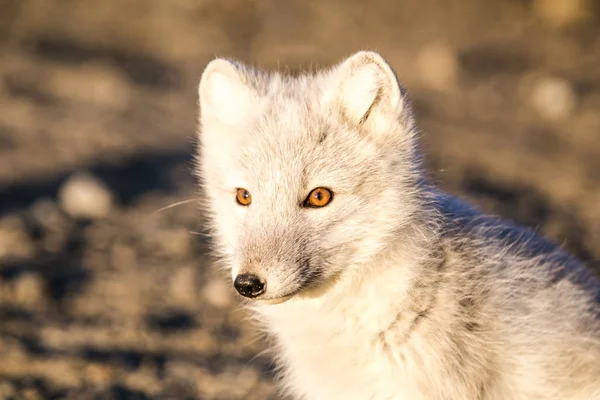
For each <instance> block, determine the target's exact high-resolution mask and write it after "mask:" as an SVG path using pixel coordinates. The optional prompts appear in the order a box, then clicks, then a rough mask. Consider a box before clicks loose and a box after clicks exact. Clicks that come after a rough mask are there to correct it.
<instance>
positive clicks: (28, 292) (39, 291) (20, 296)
mask: <svg viewBox="0 0 600 400" xmlns="http://www.w3.org/2000/svg"><path fill="white" fill-rule="evenodd" d="M14 296H15V301H17V302H18V303H20V304H23V305H26V306H33V305H35V304H38V303H39V302H40V301H41V300H42V298H43V296H44V281H43V280H42V278H41V277H40V276H39V275H38V274H34V273H26V274H23V275H21V276H19V278H18V279H17V280H16V281H15V283H14Z"/></svg>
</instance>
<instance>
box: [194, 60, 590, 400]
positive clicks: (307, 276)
mask: <svg viewBox="0 0 600 400" xmlns="http://www.w3.org/2000/svg"><path fill="white" fill-rule="evenodd" d="M199 96H200V97H199V98H200V123H199V143H200V146H199V153H198V175H199V177H200V180H201V184H202V188H203V193H204V196H205V206H206V210H207V214H208V215H209V217H210V221H211V225H210V228H211V232H212V236H213V239H214V247H215V251H216V253H217V254H218V255H219V256H220V258H221V259H222V261H223V262H224V264H225V265H227V266H228V268H230V270H231V277H232V280H233V279H234V278H235V276H236V275H237V274H240V273H254V274H256V275H258V276H260V277H261V278H262V279H263V280H264V281H265V282H266V292H265V294H264V295H263V296H261V297H259V298H258V299H257V300H255V301H253V302H252V303H250V305H251V309H252V312H253V313H254V317H255V320H256V321H257V322H258V323H259V324H260V325H261V327H262V328H264V330H265V332H266V333H267V334H268V335H269V336H270V338H271V339H272V343H273V351H274V355H275V357H276V361H277V362H278V366H279V372H280V374H279V377H280V382H281V388H282V392H284V393H286V394H288V395H290V396H291V397H292V398H297V399H327V400H330V399H360V400H363V399H377V400H378V399H409V400H413V399H456V400H464V399H490V400H504V399H556V400H559V399H560V400H563V399H594V398H599V399H600V323H599V317H598V316H599V314H600V308H599V307H598V301H599V300H600V288H599V286H598V283H597V282H596V281H594V279H593V277H592V276H591V274H590V273H589V272H588V271H587V270H586V269H585V268H584V267H583V266H582V265H581V263H580V262H579V261H577V260H575V259H573V258H571V257H570V256H568V255H566V254H564V253H563V252H562V251H561V250H560V249H559V248H557V247H556V246H554V245H553V244H551V243H549V242H547V241H545V240H543V239H541V238H539V237H537V236H535V235H534V234H532V233H531V232H530V231H527V230H524V229H522V228H519V227H516V226H513V225H511V224H509V223H507V222H503V221H500V220H498V219H495V218H492V217H488V216H484V215H482V214H480V213H479V212H478V211H476V210H475V209H473V208H471V207H470V206H469V205H467V204H464V203H462V202H461V201H459V200H457V199H455V198H453V197H450V196H448V195H446V194H444V193H442V192H440V191H438V190H437V189H435V188H433V187H432V186H431V185H430V184H429V183H428V182H427V180H426V179H425V176H424V174H423V173H422V170H421V167H420V160H419V152H418V144H417V133H418V132H417V129H416V128H415V124H414V120H413V117H412V113H411V107H410V102H409V100H408V98H407V96H406V95H405V93H404V90H403V89H402V88H401V87H400V85H399V84H398V81H397V79H396V76H395V74H394V73H393V71H392V70H391V68H390V67H389V65H388V64H387V63H386V62H385V60H384V59H383V58H381V56H380V55H378V54H377V53H372V52H359V53H357V54H355V55H353V56H351V57H349V58H348V59H346V60H344V61H343V62H341V63H340V64H338V65H336V66H334V67H331V68H329V69H327V70H322V71H318V72H315V73H310V74H309V73H307V74H303V75H300V76H295V77H292V76H286V75H283V74H280V73H277V72H264V71H258V70H255V69H251V68H250V67H248V66H244V65H242V64H240V63H237V62H234V61H228V60H223V59H217V60H215V61H213V62H211V63H210V64H209V65H208V67H207V68H206V70H205V72H204V74H203V77H202V80H201V83H200V86H199ZM317 187H326V188H329V189H331V191H332V192H333V194H334V197H333V200H332V201H331V203H330V204H328V205H327V206H325V207H321V208H306V207H303V206H302V202H303V201H304V199H306V197H307V196H308V194H309V193H310V192H311V190H313V189H314V188H317ZM237 188H244V189H247V190H248V191H249V192H250V193H251V195H252V203H251V204H250V205H249V206H247V207H243V206H240V205H239V204H237V203H236V189H237Z"/></svg>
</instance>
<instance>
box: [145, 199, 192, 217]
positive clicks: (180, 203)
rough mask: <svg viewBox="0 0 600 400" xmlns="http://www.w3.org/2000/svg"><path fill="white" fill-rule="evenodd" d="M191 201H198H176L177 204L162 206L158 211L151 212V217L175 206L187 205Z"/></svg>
mask: <svg viewBox="0 0 600 400" xmlns="http://www.w3.org/2000/svg"><path fill="white" fill-rule="evenodd" d="M193 201H198V199H188V200H182V201H178V202H177V203H173V204H169V205H168V206H164V207H162V208H159V209H158V210H156V211H154V212H152V215H154V214H156V213H159V212H161V211H165V210H168V209H169V208H173V207H177V206H181V205H183V204H187V203H191V202H193Z"/></svg>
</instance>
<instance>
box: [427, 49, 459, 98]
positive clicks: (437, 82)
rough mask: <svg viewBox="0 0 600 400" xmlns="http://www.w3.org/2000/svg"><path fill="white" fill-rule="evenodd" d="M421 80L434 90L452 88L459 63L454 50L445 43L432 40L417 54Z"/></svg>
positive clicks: (455, 80)
mask: <svg viewBox="0 0 600 400" xmlns="http://www.w3.org/2000/svg"><path fill="white" fill-rule="evenodd" d="M417 68H418V70H419V74H420V76H421V80H422V81H423V83H424V84H425V85H427V86H428V87H429V88H431V89H434V90H442V91H443V90H449V89H452V88H453V87H454V86H455V85H456V82H457V79H458V72H459V65H458V59H457V56H456V52H455V51H454V50H453V49H452V48H451V47H450V46H449V45H447V44H445V43H441V42H432V43H429V44H427V45H425V46H424V47H423V48H422V49H421V51H419V54H418V55H417Z"/></svg>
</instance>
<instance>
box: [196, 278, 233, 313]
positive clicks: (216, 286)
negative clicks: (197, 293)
mask: <svg viewBox="0 0 600 400" xmlns="http://www.w3.org/2000/svg"><path fill="white" fill-rule="evenodd" d="M202 294H203V296H204V298H205V299H206V301H208V302H209V303H210V304H211V305H212V306H214V307H217V308H227V307H228V306H230V305H231V303H232V300H233V299H232V292H231V290H230V288H229V287H228V286H227V284H226V283H225V282H224V280H223V279H211V280H210V281H208V282H207V283H206V285H204V288H203V289H202Z"/></svg>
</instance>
